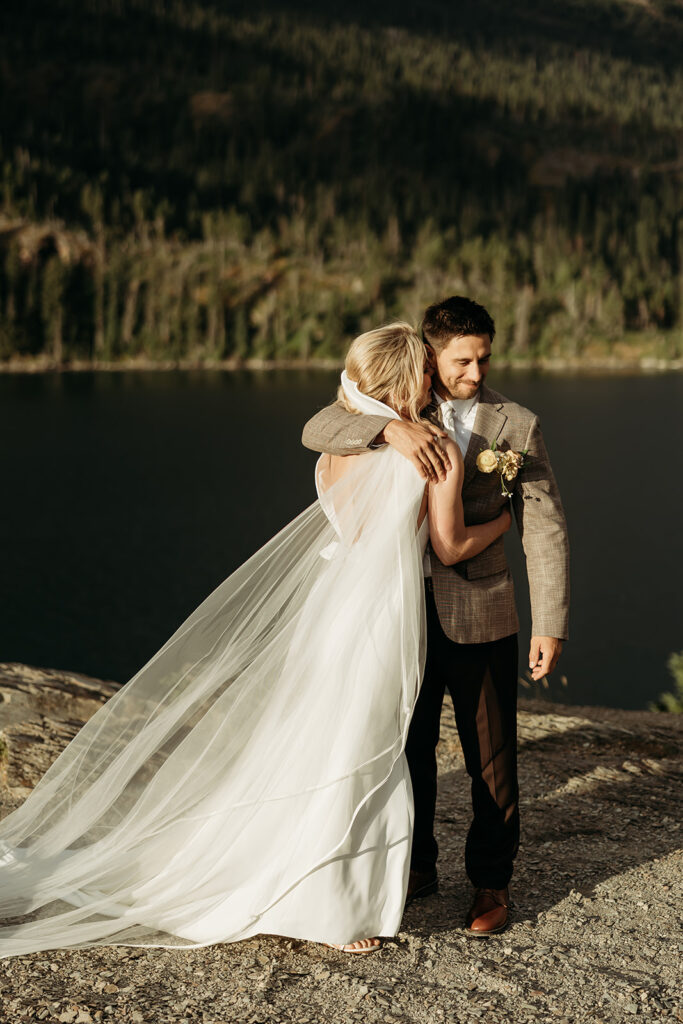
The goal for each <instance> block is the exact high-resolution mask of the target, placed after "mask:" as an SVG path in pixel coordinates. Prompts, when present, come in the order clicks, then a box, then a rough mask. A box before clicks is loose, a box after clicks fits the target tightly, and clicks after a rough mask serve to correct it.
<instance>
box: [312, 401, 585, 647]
mask: <svg viewBox="0 0 683 1024" xmlns="http://www.w3.org/2000/svg"><path fill="white" fill-rule="evenodd" d="M426 415H428V416H430V417H431V418H434V417H438V414H437V413H436V408H435V406H430V408H429V409H428V410H427V411H426ZM388 422H389V418H388V417H386V418H385V417H383V416H360V415H358V414H357V413H351V412H348V411H347V410H346V409H345V408H344V407H343V406H342V405H341V404H339V403H338V402H336V403H334V404H333V405H329V406H327V407H326V408H325V409H322V410H321V411H320V412H319V413H318V414H317V415H316V416H314V417H313V418H312V419H311V420H309V421H308V423H307V424H306V426H305V427H304V432H303V438H302V440H303V443H304V445H305V446H306V447H307V448H311V449H313V451H318V452H329V453H330V454H331V455H352V454H355V453H359V452H363V451H367V450H368V448H369V446H370V445H371V444H372V442H373V440H374V438H375V437H376V436H377V435H378V434H379V433H380V432H381V431H382V430H383V429H384V427H385V426H386V425H387V423H388ZM437 422H438V418H437ZM494 440H495V441H496V442H497V445H498V448H499V449H500V450H502V451H505V450H506V449H510V448H511V449H513V450H514V451H523V450H524V449H527V450H528V454H527V456H526V458H525V464H524V467H523V469H522V470H521V471H520V473H519V476H518V477H517V479H516V480H515V481H514V489H513V497H512V508H513V511H514V517H515V521H516V524H517V528H518V530H519V534H520V536H521V538H522V544H523V547H524V552H525V554H526V567H527V575H528V578H529V593H530V597H531V612H532V634H533V635H534V636H554V637H558V638H559V639H562V640H564V639H566V638H567V635H568V633H567V620H568V614H569V544H568V539H567V526H566V522H565V517H564V512H563V509H562V502H561V500H560V494H559V491H558V489H557V484H556V483H555V477H554V476H553V471H552V469H551V467H550V461H549V459H548V453H547V451H546V448H545V444H544V442H543V436H542V434H541V428H540V426H539V422H538V417H537V416H535V415H534V413H532V412H530V411H529V410H528V409H524V408H523V407H522V406H521V405H517V403H516V402H512V401H510V399H509V398H505V396H504V395H500V394H498V392H496V391H492V390H491V389H490V388H488V387H486V385H483V386H482V390H481V394H480V398H479V403H478V407H477V414H476V419H475V423H474V428H473V430H472V437H471V439H470V443H469V447H468V449H467V453H466V455H465V477H464V481H463V505H464V510H465V522H466V523H467V524H468V525H474V524H475V523H482V522H488V521H489V520H490V519H494V518H495V517H496V516H497V515H498V514H499V513H500V511H501V509H502V508H503V507H504V505H505V503H506V502H507V501H508V500H510V499H508V498H505V497H504V496H503V495H502V493H501V487H500V477H499V476H498V474H497V473H488V474H486V473H481V472H480V471H479V470H478V469H477V466H476V459H477V455H478V454H479V452H480V451H481V450H482V449H483V448H488V447H489V446H490V444H491V442H492V441H494ZM508 486H509V487H510V488H511V489H512V484H509V485H508ZM430 557H431V564H432V579H433V586H434V598H435V601H436V606H437V609H438V612H439V618H440V620H441V625H442V627H443V629H444V632H445V633H446V634H447V636H449V637H450V638H451V640H455V641H456V642H458V643H483V642H485V641H487V640H497V639H499V638H500V637H503V636H509V635H510V634H511V633H515V632H517V630H518V629H519V622H518V619H517V611H516V608H515V596H514V587H513V583H512V577H511V575H510V570H509V568H508V563H507V559H506V557H505V549H504V545H503V538H502V537H499V538H498V540H497V541H495V542H494V543H493V544H491V546H490V547H488V548H486V550H485V551H482V552H481V553H480V554H479V555H476V556H475V557H474V558H470V559H468V560H467V561H465V562H459V563H458V564H457V565H443V564H442V563H441V562H440V561H439V559H438V558H437V557H436V555H435V554H434V552H433V551H432V550H431V548H430Z"/></svg>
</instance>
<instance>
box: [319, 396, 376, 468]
mask: <svg viewBox="0 0 683 1024" xmlns="http://www.w3.org/2000/svg"><path fill="white" fill-rule="evenodd" d="M390 422H391V416H363V415H360V414H359V413H354V412H349V411H348V409H345V408H344V406H343V405H341V403H339V402H335V403H334V404H333V405H328V406H326V407H325V408H324V409H321V410H320V412H319V413H316V415H315V416H313V418H312V419H310V420H309V421H308V423H307V424H306V426H305V427H304V430H303V434H302V436H301V442H302V444H303V445H304V447H305V448H310V449H312V451H314V452H326V453H327V454H328V455H357V454H358V453H359V452H365V451H368V449H369V448H370V447H371V446H372V447H376V446H374V445H373V441H374V440H375V438H376V437H377V435H378V434H380V433H381V432H382V431H383V430H384V428H385V427H386V425H387V423H390Z"/></svg>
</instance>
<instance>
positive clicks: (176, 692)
mask: <svg viewBox="0 0 683 1024" xmlns="http://www.w3.org/2000/svg"><path fill="white" fill-rule="evenodd" d="M342 381H343V385H344V388H345V392H346V394H347V396H348V398H349V401H350V402H352V404H353V405H354V407H355V408H356V409H357V410H358V411H359V412H374V413H377V412H380V411H381V412H382V413H384V414H385V415H387V416H392V415H396V414H395V413H394V412H393V410H391V409H390V408H389V407H387V406H384V405H382V403H378V402H375V400H374V399H370V398H368V396H365V395H363V394H361V392H360V391H359V390H358V388H357V386H356V385H355V384H354V383H353V382H351V381H349V379H348V377H346V376H345V375H343V377H342ZM353 463H354V464H353V467H352V468H351V470H350V471H349V472H348V473H347V474H346V475H345V476H343V477H342V479H341V480H339V481H338V482H337V483H336V484H334V485H333V486H331V487H329V488H327V489H325V487H324V479H323V477H324V472H323V466H324V464H323V461H322V460H321V462H319V463H318V467H317V484H318V489H319V499H318V500H317V501H315V502H314V503H313V504H312V505H311V506H310V507H308V508H307V509H305V510H304V511H303V512H302V513H301V514H300V515H299V516H297V517H296V518H295V519H294V520H293V521H292V522H291V523H289V524H288V525H287V526H285V527H284V529H283V530H281V531H280V532H279V533H278V534H277V535H276V536H275V537H273V538H272V540H270V541H269V542H268V543H267V544H266V545H265V546H264V547H263V548H261V549H260V550H259V551H258V552H256V554H254V555H253V556H252V557H251V558H250V559H249V560H248V561H247V562H245V563H244V564H243V565H242V566H240V567H239V568H238V569H237V570H236V571H235V572H234V573H233V574H232V575H231V576H229V577H228V578H227V579H226V580H225V581H224V582H223V583H222V584H221V585H220V586H219V587H218V588H217V589H216V590H214V591H213V593H211V594H210V595H209V596H208V597H207V598H206V599H205V600H204V601H203V603H202V604H200V605H199V607H198V608H197V609H196V610H195V611H194V612H193V613H192V614H191V615H190V617H189V618H188V619H187V620H186V621H185V622H184V623H183V624H182V625H181V626H180V627H179V628H178V629H177V631H176V632H175V633H174V634H173V636H171V637H170V639H169V640H168V641H167V642H166V644H164V646H163V647H162V648H161V649H160V650H159V651H158V652H157V653H156V654H155V655H154V656H153V657H152V658H151V659H150V661H149V662H148V663H147V664H146V665H144V666H143V668H141V669H140V671H139V672H138V673H137V674H136V675H135V676H134V677H133V678H132V679H131V680H130V681H129V682H128V683H127V684H126V685H124V686H122V687H121V689H120V691H119V692H118V693H117V694H116V695H115V696H114V697H112V698H111V699H110V700H109V701H108V702H107V704H105V705H104V706H103V707H102V708H101V709H100V710H99V711H98V712H97V713H96V714H95V715H94V717H93V718H92V719H90V721H89V722H87V723H86V725H85V726H84V727H83V728H82V729H81V731H80V732H79V733H78V735H77V736H76V737H75V738H74V739H73V740H72V742H71V743H70V744H69V745H68V747H67V748H66V749H65V750H64V751H63V753H62V754H61V755H60V756H59V757H58V758H57V760H56V761H55V763H54V764H53V765H52V766H51V767H50V769H49V770H48V771H47V772H46V774H45V776H44V777H43V778H42V779H41V781H40V782H39V784H38V785H37V786H36V788H35V790H34V791H33V792H32V793H31V795H30V796H29V797H28V799H27V800H26V801H25V803H24V804H23V805H22V806H21V807H20V808H18V809H17V810H16V811H14V812H13V813H12V814H10V815H9V816H8V817H7V818H6V819H5V820H4V821H3V822H1V823H0V919H1V920H2V922H3V923H2V925H1V926H0V956H8V955H16V954H21V953H27V952H32V951H36V950H40V949H51V948H57V947H67V946H70V947H80V946H92V945H101V944H126V945H158V946H173V945H177V946H196V945H206V944H208V943H210V942H218V941H236V940H238V939H242V938H245V937H247V936H249V935H254V934H257V933H259V932H275V933H278V934H288V935H293V936H300V937H303V938H330V939H334V938H335V936H334V935H331V934H330V931H329V929H330V927H331V922H330V920H326V919H325V911H324V907H325V903H326V898H325V893H326V890H325V888H324V886H325V885H327V884H328V882H327V881H326V879H327V878H328V876H327V875H326V874H325V872H326V870H328V869H330V867H331V866H333V867H335V870H337V869H339V866H340V865H341V868H342V869H343V870H344V871H346V872H347V874H346V875H344V876H343V878H344V879H345V880H346V881H345V883H344V884H345V885H347V887H348V886H349V885H355V886H356V889H357V890H359V891H357V892H356V894H355V895H356V904H357V906H358V905H360V904H362V903H363V900H366V901H367V899H369V898H370V896H371V895H372V892H374V891H375V890H376V889H377V886H378V885H379V884H380V881H381V880H380V881H378V879H377V878H376V877H370V876H364V877H367V882H363V883H362V885H360V884H359V883H358V881H357V879H358V876H357V875H354V874H353V865H354V864H356V863H357V862H358V860H359V858H362V857H363V856H366V857H367V856H368V850H371V851H374V856H375V861H376V862H377V863H378V864H380V865H381V863H382V861H381V857H380V858H379V859H378V852H377V851H378V848H379V847H380V846H381V843H382V842H384V841H385V840H386V842H387V844H388V846H389V847H391V846H392V844H393V846H395V847H396V850H397V854H396V857H397V859H396V863H395V865H394V867H392V866H391V864H389V866H388V867H387V866H386V865H385V867H384V868H383V870H386V871H394V872H395V874H396V877H397V879H398V881H397V882H396V885H395V887H394V888H396V887H398V889H399V890H400V889H401V887H402V886H403V891H399V892H398V893H394V895H393V896H392V899H393V901H394V903H395V905H396V906H395V908H394V910H393V911H392V914H393V915H394V917H395V916H396V914H399V918H398V919H399V920H400V910H401V909H402V901H403V898H404V896H405V891H404V886H405V881H406V879H407V866H406V865H407V851H408V852H409V843H410V828H411V824H412V818H410V814H411V813H412V809H411V808H409V809H408V811H407V812H406V813H405V814H404V812H403V811H401V812H400V813H401V814H403V817H404V818H405V821H403V823H402V825H401V831H400V841H399V840H396V841H395V842H394V841H393V840H391V837H390V836H389V837H388V838H387V837H386V836H384V834H382V835H377V834H375V832H376V829H375V832H373V827H374V826H373V824H372V823H373V821H376V820H377V815H376V814H375V811H374V810H373V808H374V807H375V805H376V804H373V801H375V802H376V801H377V799H378V798H381V800H382V801H383V802H384V803H385V804H386V803H387V802H390V801H391V799H392V795H391V794H392V792H393V791H394V790H395V792H396V793H399V790H400V786H401V785H403V786H405V785H407V786H408V787H409V781H408V783H405V778H404V776H403V777H402V776H400V771H399V769H400V768H401V759H403V760H405V757H404V754H403V751H404V747H405V741H406V735H407V729H408V724H409V721H410V716H411V713H412V709H413V706H414V703H415V700H416V697H417V693H418V688H419V684H420V680H421V676H422V669H423V664H424V653H425V651H424V644H425V640H424V634H425V630H424V597H423V586H422V567H421V551H420V548H419V544H418V543H417V539H416V524H417V517H418V512H419V508H420V503H421V500H422V495H423V492H424V481H422V480H421V479H420V478H419V476H418V474H417V472H416V471H415V469H414V468H413V466H412V465H411V464H410V463H409V462H408V461H407V460H406V459H404V458H402V457H401V456H400V455H398V454H397V453H396V452H394V451H393V450H392V449H391V448H388V447H385V448H382V449H380V450H378V451H376V452H372V453H368V454H363V455H360V456H357V457H355V458H354V459H353ZM397 771H398V772H399V775H398V776H397ZM404 774H405V773H404ZM401 778H403V781H401ZM403 802H404V803H405V802H406V801H405V798H403ZM371 811H372V813H371ZM364 844H365V845H364ZM349 865H351V867H349ZM375 870H378V869H375ZM316 879H319V880H320V885H321V886H322V888H321V889H320V892H321V897H320V899H319V901H318V902H319V903H320V904H321V906H320V907H319V908H318V910H319V917H320V919H321V924H320V930H321V934H320V935H317V934H309V933H310V932H311V926H309V924H308V923H307V922H304V921H300V920H298V917H297V914H298V910H297V909H296V907H297V905H296V902H295V900H294V897H295V896H296V894H297V892H298V891H299V889H300V888H301V886H304V885H308V886H309V890H310V892H311V893H314V892H315V888H310V887H311V886H314V884H315V882H316ZM363 888H364V889H366V890H367V891H360V889H363ZM315 898H316V899H318V897H317V896H316V897H315ZM313 909H315V908H313ZM392 919H393V918H392ZM382 920H383V919H382ZM376 923H377V922H376V921H375V919H374V918H372V917H369V918H367V919H364V918H363V915H362V913H360V914H358V913H356V917H355V918H354V922H350V921H349V922H346V929H347V932H346V934H345V935H343V936H342V941H350V940H351V939H352V938H356V937H361V936H362V935H363V934H376V933H377V932H372V931H370V932H368V931H364V929H365V928H372V927H373V926H375V925H376ZM350 928H353V930H354V932H357V933H358V934H354V935H352V936H350V935H349V934H348V930H349V929H350ZM322 932H325V934H322ZM302 933H305V934H302Z"/></svg>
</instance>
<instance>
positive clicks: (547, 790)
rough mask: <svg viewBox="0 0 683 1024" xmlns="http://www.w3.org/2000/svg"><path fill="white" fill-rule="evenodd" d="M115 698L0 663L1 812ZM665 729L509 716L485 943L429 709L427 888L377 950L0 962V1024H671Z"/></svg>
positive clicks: (632, 717)
mask: <svg viewBox="0 0 683 1024" xmlns="http://www.w3.org/2000/svg"><path fill="white" fill-rule="evenodd" d="M114 688H115V687H114V686H113V684H106V683H100V682H99V681H97V680H91V679H86V678H85V677H82V676H74V675H69V674H68V673H62V672H46V671H42V670H38V669H30V668H27V667H26V666H21V665H0V698H1V701H0V730H2V735H1V736H0V768H1V769H2V777H1V778H0V790H1V792H0V814H6V813H8V812H9V811H10V810H11V809H12V808H14V807H16V806H18V805H19V803H21V801H22V800H23V799H24V798H25V796H26V795H27V794H28V792H30V789H31V787H32V786H33V785H35V782H36V781H37V779H38V778H39V777H40V775H41V774H42V772H43V771H44V770H45V768H46V767H47V765H48V764H49V763H50V761H51V760H52V759H53V758H54V757H55V755H56V754H57V753H58V751H59V750H60V749H61V748H62V746H63V745H64V744H65V743H66V742H67V741H68V740H69V739H70V737H71V736H72V735H73V734H74V733H75V731H76V730H77V729H78V727H79V725H80V724H81V723H82V722H83V721H85V719H86V718H87V717H88V716H89V715H90V714H92V712H93V711H94V710H95V709H96V708H97V707H98V706H99V704H100V703H101V702H102V700H104V699H105V697H106V695H108V694H109V693H111V692H113V689H114ZM682 729H683V717H681V716H675V715H667V714H657V713H650V712H626V711H613V710H609V709H604V708H576V707H569V706H563V705H549V704H545V703H543V702H539V701H536V702H534V701H524V702H522V705H521V714H520V730H519V731H520V781H521V789H522V795H523V799H522V827H523V836H522V847H521V850H520V855H519V859H518V862H517V869H516V872H515V877H514V880H513V882H514V884H513V888H512V895H513V898H514V903H515V909H514V920H513V923H512V925H511V927H510V928H509V929H508V931H507V932H505V933H504V934H502V935H500V936H495V937H492V938H489V939H486V940H481V939H480V940H477V939H471V938H468V937H467V936H466V935H465V934H464V933H463V931H462V929H461V921H462V919H463V916H464V914H465V911H466V909H467V905H468V902H469V897H470V888H469V884H468V882H467V878H466V877H465V874H464V869H463V840H464V834H465V830H466V827H467V823H468V803H469V793H468V785H467V777H466V775H465V772H464V769H463V763H462V755H461V752H460V748H459V744H458V741H457V736H456V733H455V730H454V727H453V723H452V714H451V713H449V709H448V708H446V709H445V711H444V717H443V730H442V742H441V744H440V749H439V756H440V769H441V776H440V791H439V792H440V797H439V816H438V830H439V839H440V844H441V851H442V855H441V863H440V870H441V875H440V882H441V887H440V892H439V894H438V895H436V896H432V897H429V898H428V899H425V900H421V901H419V902H417V903H415V904H414V905H413V906H411V907H410V908H409V909H408V910H407V911H406V914H405V917H404V921H403V926H402V930H401V932H400V934H399V935H398V936H396V938H394V939H392V940H389V941H387V942H386V943H385V945H384V948H383V949H382V950H381V952H379V953H376V954H371V955H368V956H349V955H344V954H342V953H338V952H335V951H334V950H331V949H327V948H324V947H322V946H319V945H314V944H310V943H305V942H293V941H288V940H285V939H278V938H273V937H268V936H264V937H262V938H259V939H254V940H251V941H249V942H243V943H240V944H237V945H232V946H214V947H210V948H206V949H198V950H192V951H182V950H180V951H171V950H157V949H151V950H145V949H134V948H133V949H131V948H101V949H96V950H87V951H79V950H73V951H68V952H65V951H58V952H54V953H39V954H34V955H31V956H24V957H17V958H14V959H10V960H5V961H3V962H2V963H1V964H0V1022H2V1024H5V1022H7V1024H9V1022H14V1021H24V1020H41V1021H47V1022H53V1021H64V1022H68V1024H90V1022H92V1021H105V1022H112V1024H114V1022H122V1024H142V1022H151V1024H165V1022H173V1024H190V1022H195V1021H196V1022H202V1024H223V1022H233V1021H235V1022H240V1024H266V1022H268V1024H271V1022H272V1024H277V1022H282V1024H285V1022H286V1024H290V1022H291V1024H327V1022H335V1024H336V1022H339V1024H343V1022H346V1021H349V1022H351V1021H359V1022H360V1021H362V1022H364V1024H365V1022H369V1024H370V1022H387V1024H391V1022H414V1024H440V1022H442V1021H443V1022H446V1021H448V1022H451V1021H456V1022H463V1024H469V1022H475V1021H482V1022H485V1024H502V1022H514V1024H525V1022H534V1024H540V1022H546V1021H548V1022H554V1024H563V1022H571V1024H578V1022H590V1024H600V1022H603V1024H618V1022H622V1021H637V1020H648V1021H649V1020H652V1021H658V1022H662V1024H665V1022H666V1024H673V1022H676V1024H678V1022H680V1021H683V997H682V996H681V970H680V964H681V953H683V932H682V931H681V927H680V924H681V889H682V888H683V887H682V882H681V830H682V828H681V799H680V792H681V790H680V780H681V760H680V737H681V731H682Z"/></svg>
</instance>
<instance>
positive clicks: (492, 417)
mask: <svg viewBox="0 0 683 1024" xmlns="http://www.w3.org/2000/svg"><path fill="white" fill-rule="evenodd" d="M502 410H503V404H502V402H499V401H498V399H497V397H496V396H495V395H494V394H493V393H492V392H491V390H490V389H489V388H487V387H486V386H485V385H484V386H483V387H482V389H481V395H480V397H479V403H478V405H477V415H476V417H475V419H474V426H473V427H472V436H471V437H470V443H469V445H468V446H467V453H466V455H465V479H464V481H463V486H466V485H467V483H468V481H469V480H471V479H472V477H473V476H474V474H475V473H476V471H477V456H478V455H479V453H480V452H481V451H482V450H483V449H484V448H490V447H491V442H492V441H497V440H498V438H499V437H500V433H501V431H502V429H503V427H504V426H505V424H506V422H507V416H506V415H505V413H504V412H503V411H502Z"/></svg>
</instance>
